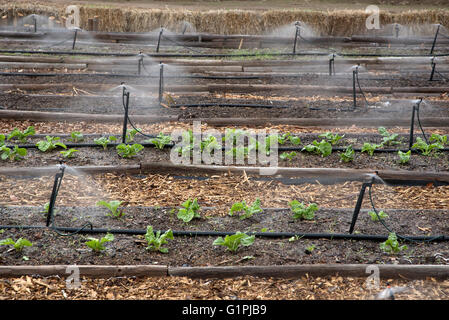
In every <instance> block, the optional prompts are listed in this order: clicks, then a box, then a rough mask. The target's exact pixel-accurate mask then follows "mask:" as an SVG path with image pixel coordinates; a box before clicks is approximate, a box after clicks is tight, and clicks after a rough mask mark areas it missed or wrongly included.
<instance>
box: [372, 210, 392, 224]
mask: <svg viewBox="0 0 449 320" xmlns="http://www.w3.org/2000/svg"><path fill="white" fill-rule="evenodd" d="M368 214H369V215H370V217H371V221H375V222H376V221H380V220H384V219H386V218H388V214H386V213H385V212H383V211H379V212H378V214H376V212H374V211H370V212H368Z"/></svg>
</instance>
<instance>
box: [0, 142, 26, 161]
mask: <svg viewBox="0 0 449 320" xmlns="http://www.w3.org/2000/svg"><path fill="white" fill-rule="evenodd" d="M0 152H1V156H0V158H1V159H2V160H4V161H6V160H8V159H9V161H19V160H21V159H22V158H23V157H25V156H26V155H27V149H25V148H19V146H14V148H13V149H11V148H8V147H7V146H5V145H3V146H0Z"/></svg>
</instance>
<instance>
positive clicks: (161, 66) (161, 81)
mask: <svg viewBox="0 0 449 320" xmlns="http://www.w3.org/2000/svg"><path fill="white" fill-rule="evenodd" d="M163 95H164V64H163V63H162V62H161V63H159V103H162V97H163Z"/></svg>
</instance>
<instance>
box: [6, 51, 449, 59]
mask: <svg viewBox="0 0 449 320" xmlns="http://www.w3.org/2000/svg"><path fill="white" fill-rule="evenodd" d="M0 53H22V54H47V55H88V56H116V57H134V56H136V54H135V53H123V52H114V53H113V52H109V53H108V52H104V53H102V52H85V51H36V50H0ZM146 55H147V56H149V57H154V58H175V57H178V58H182V57H190V58H195V57H196V58H214V57H216V58H232V57H256V56H260V55H261V54H260V53H231V54H227V53H204V54H203V53H202V54H182V53H158V54H156V53H148V54H146ZM264 55H267V56H328V55H329V53H328V52H297V53H291V52H290V53H288V52H285V53H284V52H273V53H264ZM338 55H339V56H342V57H446V56H449V53H439V54H399V53H398V54H376V53H338Z"/></svg>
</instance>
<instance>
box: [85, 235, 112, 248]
mask: <svg viewBox="0 0 449 320" xmlns="http://www.w3.org/2000/svg"><path fill="white" fill-rule="evenodd" d="M87 239H88V240H89V241H87V242H86V245H87V246H88V247H89V248H91V249H92V250H93V251H95V252H100V251H103V250H104V249H106V247H105V246H104V244H105V243H106V242H110V241H113V240H114V235H113V234H112V233H106V235H105V236H104V237H102V238H101V239H97V238H87Z"/></svg>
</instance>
